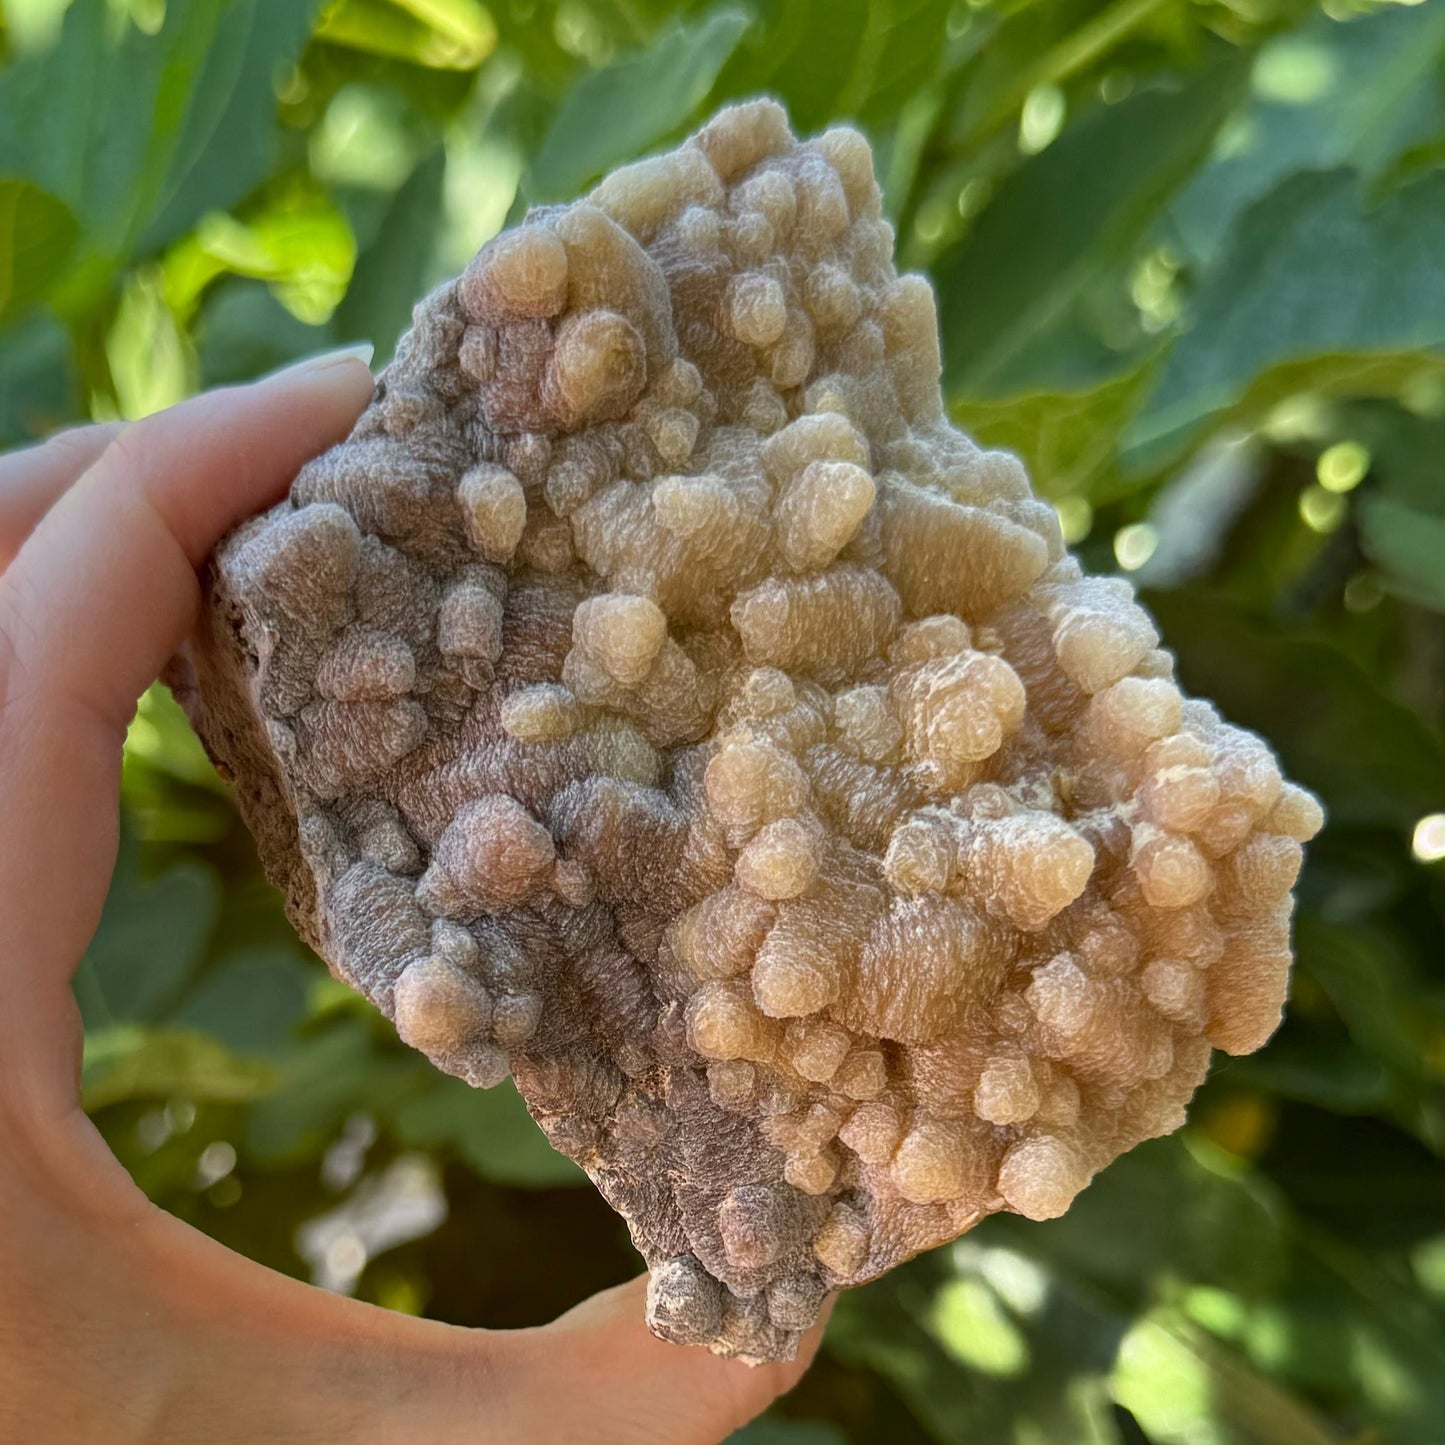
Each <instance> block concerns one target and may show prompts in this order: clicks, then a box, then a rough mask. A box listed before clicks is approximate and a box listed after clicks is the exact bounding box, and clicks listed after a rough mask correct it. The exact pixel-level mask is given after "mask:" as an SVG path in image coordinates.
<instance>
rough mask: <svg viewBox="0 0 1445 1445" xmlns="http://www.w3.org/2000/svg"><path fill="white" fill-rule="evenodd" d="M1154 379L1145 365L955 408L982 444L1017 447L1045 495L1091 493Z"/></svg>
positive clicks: (965, 401) (958, 417)
mask: <svg viewBox="0 0 1445 1445" xmlns="http://www.w3.org/2000/svg"><path fill="white" fill-rule="evenodd" d="M1148 380H1149V377H1148V373H1147V371H1145V370H1143V369H1140V370H1138V371H1132V372H1126V373H1125V374H1124V375H1122V376H1118V377H1115V378H1114V379H1112V380H1110V381H1105V382H1103V383H1102V384H1101V385H1099V386H1096V387H1091V388H1088V389H1085V390H1081V391H1068V392H1033V393H1030V394H1028V395H1024V396H1015V397H1010V398H1008V399H1007V400H1004V401H977V400H969V399H962V400H959V401H956V402H954V404H953V406H952V407H951V408H950V410H951V412H952V415H953V419H954V420H955V421H956V422H957V423H958V424H959V425H960V426H961V427H963V429H964V430H965V431H966V432H968V434H969V435H970V436H971V437H973V439H974V440H975V441H977V442H978V443H980V444H981V445H983V446H991V447H1005V448H1007V449H1008V450H1009V451H1013V452H1017V453H1018V455H1019V456H1020V457H1022V458H1023V461H1024V463H1025V465H1026V466H1027V467H1028V469H1029V476H1030V477H1031V478H1032V479H1033V483H1034V487H1035V489H1036V490H1037V491H1039V492H1040V493H1041V494H1042V495H1043V496H1046V497H1062V496H1068V495H1070V494H1080V493H1082V494H1084V495H1090V494H1092V493H1094V492H1095V491H1096V490H1099V484H1100V483H1101V482H1102V480H1103V479H1104V478H1105V476H1106V475H1107V474H1108V473H1109V471H1110V469H1111V467H1112V464H1113V461H1114V452H1115V448H1116V446H1117V444H1118V438H1119V433H1120V431H1121V430H1122V429H1123V427H1124V425H1125V423H1126V422H1127V420H1128V418H1129V417H1130V416H1132V415H1133V413H1134V410H1135V409H1136V408H1137V406H1138V405H1139V402H1140V401H1141V399H1142V397H1143V394H1144V391H1145V389H1146V388H1147V385H1148Z"/></svg>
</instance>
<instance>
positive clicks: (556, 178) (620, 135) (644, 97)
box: [527, 6, 749, 201]
mask: <svg viewBox="0 0 1445 1445" xmlns="http://www.w3.org/2000/svg"><path fill="white" fill-rule="evenodd" d="M748 23H749V21H748V15H747V13H746V12H745V11H743V10H739V9H736V8H733V7H730V6H729V7H723V8H721V9H718V10H715V11H713V12H712V13H711V14H710V15H708V16H707V17H706V18H705V19H703V20H700V21H697V22H695V23H690V24H679V25H675V26H673V27H672V28H670V29H669V30H668V31H666V32H665V33H664V34H663V35H661V36H659V37H658V39H657V40H655V41H654V42H653V43H652V45H650V46H649V47H648V48H647V49H646V50H643V51H639V52H637V53H636V54H633V55H629V56H628V57H627V58H626V59H623V60H619V61H617V62H616V63H615V64H613V65H609V66H606V67H604V68H603V69H601V70H595V71H592V72H591V73H589V74H587V75H584V76H583V77H582V79H581V80H579V81H578V82H577V84H576V85H575V86H574V87H573V89H572V91H571V93H570V94H569V95H568V97H567V99H566V100H565V101H564V102H563V104H562V108H561V109H560V110H559V111H558V113H557V116H556V118H555V119H554V120H553V122H552V125H551V128H550V129H549V130H548V132H547V135H546V138H545V139H544V140H543V141H542V145H541V148H540V150H539V151H538V153H537V156H536V159H535V160H534V161H533V163H532V169H531V172H530V175H529V177H528V180H527V193H528V195H529V197H530V198H531V199H532V200H535V201H556V200H565V199H568V198H570V197H571V196H573V195H575V194H577V192H579V191H580V190H582V188H583V187H584V186H586V185H587V183H588V182H589V181H593V180H596V179H597V177H598V176H600V175H601V174H602V173H603V172H604V171H606V170H609V169H610V168H611V167H613V166H615V165H617V164H619V163H620V162H622V161H625V160H631V159H633V158H634V157H636V156H638V155H640V154H642V153H643V152H645V151H646V150H648V149H649V148H650V147H652V146H654V145H656V144H657V143H658V142H659V141H661V140H664V139H666V138H667V137H668V136H670V135H671V134H672V133H673V132H674V131H675V130H677V128H678V127H679V126H681V125H682V124H683V123H684V122H686V121H687V120H688V119H690V118H691V116H692V115H693V113H694V112H695V111H696V110H697V108H698V106H699V105H701V104H702V102H703V100H704V99H705V98H706V96H707V94H708V92H709V91H710V90H711V89H712V86H713V82H714V81H715V80H716V79H717V76H718V72H719V71H720V70H721V69H722V66H723V63H724V62H725V61H726V60H727V58H728V56H729V55H730V54H731V53H732V50H733V47H734V46H735V45H737V43H738V41H739V40H740V39H741V38H742V36H743V32H744V31H745V30H746V29H747V27H748Z"/></svg>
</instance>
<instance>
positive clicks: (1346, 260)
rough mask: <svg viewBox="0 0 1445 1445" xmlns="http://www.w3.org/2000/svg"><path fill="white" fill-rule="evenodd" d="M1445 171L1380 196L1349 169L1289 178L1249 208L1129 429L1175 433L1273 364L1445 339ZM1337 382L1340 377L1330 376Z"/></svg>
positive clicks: (1156, 436) (1301, 366)
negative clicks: (1443, 283) (1442, 265)
mask: <svg viewBox="0 0 1445 1445" xmlns="http://www.w3.org/2000/svg"><path fill="white" fill-rule="evenodd" d="M1442 251H1445V170H1441V171H1435V172H1431V173H1428V174H1426V175H1425V176H1423V177H1421V178H1420V179H1419V180H1417V181H1414V182H1412V183H1411V184H1410V185H1408V186H1404V187H1402V188H1401V189H1400V190H1399V191H1397V192H1395V193H1394V194H1392V195H1391V196H1389V197H1388V198H1387V199H1385V200H1384V201H1382V202H1381V203H1380V204H1379V205H1377V206H1373V207H1371V206H1369V205H1368V204H1367V202H1366V199H1365V197H1364V195H1363V194H1362V191H1361V187H1360V183H1359V181H1358V179H1357V178H1356V177H1355V176H1354V175H1353V174H1352V173H1350V172H1348V171H1330V172H1324V173H1307V174H1303V175H1298V176H1295V177H1293V178H1292V179H1290V180H1288V181H1286V182H1285V183H1284V184H1283V185H1281V186H1280V187H1279V188H1278V189H1277V190H1275V191H1274V192H1272V193H1271V194H1270V195H1269V196H1268V197H1266V198H1265V199H1264V200H1263V201H1260V202H1259V203H1258V204H1257V205H1255V206H1253V207H1251V208H1250V209H1249V210H1248V211H1247V212H1246V213H1245V214H1244V216H1243V217H1242V218H1241V219H1240V221H1239V224H1238V225H1237V226H1236V228H1235V229H1234V231H1233V233H1232V235H1231V237H1230V240H1229V243H1228V245H1227V246H1226V247H1225V249H1224V251H1223V252H1222V254H1221V255H1220V258H1219V262H1218V264H1217V265H1216V266H1214V267H1213V268H1212V269H1211V270H1210V271H1209V272H1208V273H1207V274H1206V275H1205V276H1204V278H1203V280H1202V281H1201V283H1200V286H1199V291H1198V293H1197V295H1196V296H1195V298H1194V302H1193V306H1192V311H1193V323H1192V325H1191V326H1190V328H1189V330H1188V331H1187V332H1186V333H1185V334H1184V335H1183V336H1182V337H1181V338H1180V340H1179V341H1178V342H1177V343H1176V345H1175V346H1174V349H1173V350H1172V351H1171V353H1170V354H1169V356H1168V358H1167V360H1166V361H1165V364H1164V367H1163V370H1162V373H1161V375H1160V378H1159V382H1158V385H1157V387H1156V388H1155V390H1154V393H1153V395H1152V396H1151V397H1150V399H1149V401H1148V403H1147V405H1146V407H1145V409H1144V412H1143V414H1142V415H1141V416H1140V417H1139V418H1138V420H1137V421H1136V423H1135V425H1134V427H1133V428H1132V430H1131V433H1130V438H1129V440H1130V443H1131V445H1133V446H1135V447H1144V446H1147V445H1149V444H1159V443H1161V442H1162V441H1164V440H1166V439H1168V440H1170V441H1173V440H1175V439H1176V438H1177V436H1178V435H1179V434H1187V433H1189V432H1192V431H1193V430H1195V429H1197V428H1198V427H1199V426H1201V425H1202V424H1204V423H1206V422H1207V421H1209V419H1210V418H1211V417H1212V416H1214V414H1216V413H1218V412H1219V411H1220V410H1221V409H1223V408H1228V407H1230V406H1232V405H1234V404H1235V403H1236V402H1238V401H1239V400H1240V398H1241V397H1242V396H1243V395H1244V393H1245V391H1246V389H1247V388H1248V387H1249V386H1250V385H1251V383H1252V382H1254V380H1255V378H1256V377H1259V376H1260V375H1261V373H1267V372H1269V371H1270V370H1271V369H1272V368H1275V367H1283V366H1286V365H1294V366H1295V367H1296V368H1297V371H1296V373H1295V375H1294V377H1293V378H1292V380H1293V384H1294V386H1295V387H1296V388H1298V389H1304V388H1306V387H1307V386H1308V385H1309V383H1310V379H1311V378H1310V375H1309V371H1308V369H1307V366H1308V363H1309V362H1310V361H1311V360H1312V359H1314V358H1324V359H1325V360H1326V361H1327V362H1335V363H1337V360H1338V358H1339V357H1341V356H1344V357H1362V358H1363V359H1364V360H1365V361H1367V362H1368V361H1370V360H1371V359H1372V358H1374V357H1375V356H1378V355H1383V354H1390V355H1396V354H1399V353H1402V352H1409V351H1415V350H1425V351H1428V350H1431V349H1434V350H1436V351H1437V352H1438V351H1440V350H1442V349H1445V290H1442V289H1441V287H1440V285H1439V280H1438V263H1437V258H1438V256H1440V255H1441V254H1442ZM1327 379H1328V378H1327Z"/></svg>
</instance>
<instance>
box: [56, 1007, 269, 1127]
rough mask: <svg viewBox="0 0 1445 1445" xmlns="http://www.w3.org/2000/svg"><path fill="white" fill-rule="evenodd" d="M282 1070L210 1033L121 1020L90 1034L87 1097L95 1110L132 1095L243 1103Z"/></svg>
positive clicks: (84, 1087) (263, 1089) (266, 1087)
mask: <svg viewBox="0 0 1445 1445" xmlns="http://www.w3.org/2000/svg"><path fill="white" fill-rule="evenodd" d="M276 1079H277V1075H276V1071H275V1070H274V1069H272V1068H271V1067H270V1066H269V1065H267V1064H264V1063H261V1062H258V1061H256V1060H254V1059H245V1058H241V1057H239V1056H238V1055H236V1054H233V1053H232V1052H231V1051H230V1050H229V1049H227V1048H226V1047H225V1046H224V1045H223V1044H220V1043H218V1042H217V1041H216V1040H215V1039H213V1038H210V1037H208V1036H207V1035H206V1034H201V1033H195V1032H192V1031H190V1030H186V1029H169V1028H167V1029H149V1028H142V1027H139V1026H136V1025H129V1024H123V1025H116V1026H113V1027H110V1028H105V1029H101V1030H100V1031H98V1032H97V1033H94V1034H87V1035H86V1040H85V1065H84V1071H83V1074H82V1078H81V1097H82V1102H83V1103H84V1105H85V1107H86V1108H87V1109H89V1110H92V1111H93V1110H97V1109H104V1108H108V1107H110V1106H111V1105H114V1104H119V1103H124V1102H126V1101H128V1100H131V1099H168V1098H171V1097H174V1096H176V1095H179V1096H181V1097H183V1098H186V1099H190V1100H194V1101H198V1102H199V1101H208V1100H209V1101H216V1102H227V1103H239V1102H243V1101H246V1100H250V1099H255V1098H258V1097H259V1096H260V1095H262V1094H264V1093H266V1092H267V1091H269V1090H270V1089H271V1088H273V1087H274V1086H275V1083H276Z"/></svg>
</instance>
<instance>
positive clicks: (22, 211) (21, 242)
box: [0, 176, 76, 327]
mask: <svg viewBox="0 0 1445 1445" xmlns="http://www.w3.org/2000/svg"><path fill="white" fill-rule="evenodd" d="M75 236H76V225H75V218H74V216H72V215H71V213H70V208H69V207H68V206H66V204H65V203H64V202H63V201H59V200H57V199H56V198H55V197H54V196H52V195H49V194H47V193H46V192H45V191H42V190H41V189H40V188H39V186H36V185H34V184H32V183H31V182H30V181H27V180H22V179H17V178H16V177H13V176H7V177H5V178H3V179H0V327H4V326H8V325H10V324H11V323H13V322H14V320H15V318H16V317H18V316H20V315H21V314H22V313H23V312H24V311H26V310H27V309H28V308H29V307H31V306H33V305H34V304H35V303H36V302H37V301H39V300H41V298H42V297H44V295H45V294H46V292H47V291H48V290H49V289H50V287H51V286H52V285H53V284H54V282H55V281H56V279H57V278H58V277H59V276H60V275H61V273H62V272H63V270H64V268H65V264H66V261H67V259H68V258H69V255H70V250H71V247H72V246H73V245H74V244H75Z"/></svg>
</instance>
